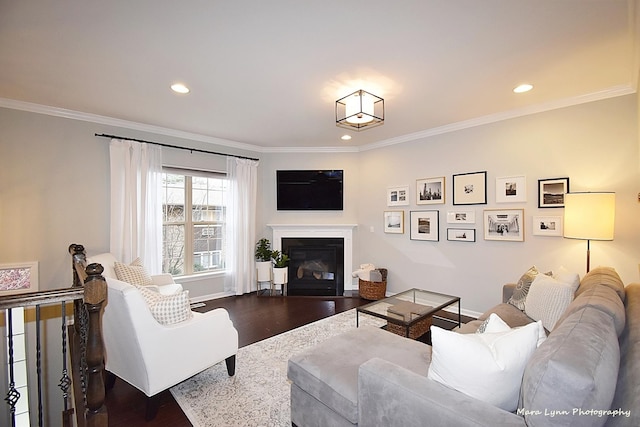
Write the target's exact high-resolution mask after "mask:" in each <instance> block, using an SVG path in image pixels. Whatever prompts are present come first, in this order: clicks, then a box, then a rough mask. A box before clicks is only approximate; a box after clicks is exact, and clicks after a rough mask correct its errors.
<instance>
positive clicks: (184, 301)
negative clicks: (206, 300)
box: [134, 285, 193, 325]
mask: <svg viewBox="0 0 640 427" xmlns="http://www.w3.org/2000/svg"><path fill="white" fill-rule="evenodd" d="M134 286H135V287H136V288H137V289H138V290H139V291H140V293H141V294H142V297H143V298H144V301H145V302H146V303H147V307H149V311H150V312H151V315H152V316H153V318H154V319H155V320H156V321H157V322H158V323H160V324H161V325H174V324H176V323H180V322H184V321H185V320H189V319H191V318H192V317H193V313H192V312H191V304H190V302H189V291H181V292H176V293H174V294H170V295H164V294H161V293H160V292H158V291H157V290H154V289H153V288H154V286H139V285H134Z"/></svg>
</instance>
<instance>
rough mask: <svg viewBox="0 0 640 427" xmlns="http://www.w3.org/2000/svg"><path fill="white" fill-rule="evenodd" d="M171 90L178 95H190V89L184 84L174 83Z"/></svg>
mask: <svg viewBox="0 0 640 427" xmlns="http://www.w3.org/2000/svg"><path fill="white" fill-rule="evenodd" d="M171 90H173V91H174V92H177V93H189V88H188V87H186V86H185V85H183V84H182V83H174V84H172V85H171Z"/></svg>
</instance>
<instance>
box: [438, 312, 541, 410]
mask: <svg viewBox="0 0 640 427" xmlns="http://www.w3.org/2000/svg"><path fill="white" fill-rule="evenodd" d="M537 341H538V325H537V324H536V323H530V324H529V325H526V326H523V327H521V328H516V329H510V330H508V331H505V332H495V333H483V334H459V333H457V332H452V331H447V330H445V329H442V328H438V327H436V326H432V327H431V342H432V353H431V364H430V365H429V373H428V377H429V378H430V379H432V380H434V381H438V382H439V383H442V384H444V385H446V386H447V387H451V388H453V389H455V390H458V391H460V392H461V393H464V394H466V395H468V396H471V397H474V398H476V399H478V400H482V401H484V402H487V403H490V404H492V405H494V406H497V407H498V408H501V409H504V410H505V411H509V412H513V411H515V410H516V408H517V407H518V398H519V396H520V386H521V384H522V376H523V374H524V369H525V367H526V365H527V363H528V361H529V359H530V358H531V355H532V354H533V352H534V351H535V349H536V344H537Z"/></svg>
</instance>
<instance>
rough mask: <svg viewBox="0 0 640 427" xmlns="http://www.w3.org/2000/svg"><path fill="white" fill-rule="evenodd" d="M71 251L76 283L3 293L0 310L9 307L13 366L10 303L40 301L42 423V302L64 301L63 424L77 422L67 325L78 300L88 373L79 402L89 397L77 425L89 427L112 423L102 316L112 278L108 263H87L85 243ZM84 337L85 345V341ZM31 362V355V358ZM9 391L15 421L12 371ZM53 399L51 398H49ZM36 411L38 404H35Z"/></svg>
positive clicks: (41, 416) (39, 395) (84, 368)
mask: <svg viewBox="0 0 640 427" xmlns="http://www.w3.org/2000/svg"><path fill="white" fill-rule="evenodd" d="M69 252H70V253H71V254H72V258H73V271H74V272H73V286H72V287H71V288H66V289H55V290H51V291H43V292H32V293H26V294H20V295H11V296H4V297H0V310H7V313H8V314H7V318H8V322H7V328H8V334H7V335H9V336H10V338H8V350H9V351H8V353H9V355H8V356H9V360H8V361H9V366H10V370H11V369H12V368H11V366H12V365H13V349H12V347H13V340H12V338H11V336H12V332H11V331H12V325H11V323H12V322H11V309H14V308H19V307H35V312H36V325H35V329H36V347H37V354H36V362H35V363H36V372H37V376H38V381H37V382H38V387H37V402H38V408H37V411H38V414H37V419H38V425H39V426H42V425H45V424H44V419H45V416H44V414H43V411H44V408H43V404H42V402H43V394H44V393H45V392H44V387H45V386H44V385H43V381H42V375H43V374H42V372H41V363H42V355H41V354H40V349H41V345H40V341H41V337H40V323H41V322H40V307H41V306H46V305H51V304H56V303H59V304H61V313H62V318H61V321H62V353H63V354H62V363H63V366H62V377H61V379H60V383H59V384H58V386H59V387H60V389H61V390H62V399H63V404H64V409H63V413H62V425H63V426H65V427H66V426H72V425H73V420H72V417H73V413H74V409H73V405H72V397H73V396H71V395H70V389H71V379H70V377H69V370H68V368H67V346H68V342H69V340H68V338H67V328H66V303H68V302H73V303H74V330H75V332H74V333H75V334H79V335H82V337H81V338H80V340H79V342H80V343H81V346H82V347H83V351H82V352H83V354H84V355H85V357H83V358H82V359H83V363H82V366H81V367H80V369H78V370H77V372H79V373H80V375H81V376H82V377H83V380H82V387H81V388H82V390H81V391H82V393H83V397H82V398H81V399H76V400H75V401H76V402H84V405H83V406H84V407H81V408H79V409H78V408H77V407H78V406H82V405H76V408H77V409H76V419H77V425H78V426H88V427H107V425H108V415H107V410H106V406H105V404H104V400H105V388H104V380H103V374H104V345H103V341H102V319H101V315H102V314H101V313H102V308H103V306H104V304H105V303H106V298H107V284H106V281H105V279H104V277H102V272H103V268H102V266H101V265H99V264H91V265H90V266H88V267H85V265H86V256H85V255H84V248H83V247H82V246H81V245H71V246H70V247H69ZM82 343H84V344H85V345H82ZM27 363H31V361H27ZM9 381H10V383H9V392H8V393H7V396H6V397H5V399H4V400H5V401H6V402H7V404H8V405H9V408H10V409H9V412H10V415H11V420H10V422H11V425H12V426H14V425H15V423H16V421H15V416H14V414H15V408H16V405H17V402H18V401H19V399H20V393H19V392H18V391H17V390H16V389H15V384H14V379H13V378H12V375H10V378H9ZM47 400H51V398H49V399H47ZM34 412H35V409H34Z"/></svg>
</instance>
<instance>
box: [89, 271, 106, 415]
mask: <svg viewBox="0 0 640 427" xmlns="http://www.w3.org/2000/svg"><path fill="white" fill-rule="evenodd" d="M103 271H104V268H103V267H102V266H101V265H100V264H90V265H89V266H87V269H86V272H87V278H86V280H85V281H84V306H85V308H86V310H87V314H88V331H87V352H86V361H87V408H86V411H85V419H86V421H87V425H88V426H89V427H103V426H104V427H106V426H107V422H108V417H107V409H106V407H105V405H104V399H105V388H104V376H103V374H104V343H103V341H102V308H103V306H104V304H105V302H106V299H107V282H106V281H105V279H104V277H103V276H102V272H103Z"/></svg>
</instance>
